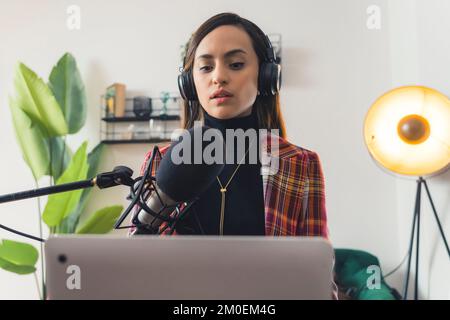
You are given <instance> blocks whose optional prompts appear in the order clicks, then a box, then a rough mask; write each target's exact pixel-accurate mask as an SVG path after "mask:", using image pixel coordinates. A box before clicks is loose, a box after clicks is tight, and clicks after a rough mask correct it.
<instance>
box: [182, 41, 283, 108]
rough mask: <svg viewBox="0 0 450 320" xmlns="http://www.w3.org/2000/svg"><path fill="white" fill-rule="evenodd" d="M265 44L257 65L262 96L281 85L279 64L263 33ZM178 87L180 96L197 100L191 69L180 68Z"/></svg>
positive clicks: (277, 90)
mask: <svg viewBox="0 0 450 320" xmlns="http://www.w3.org/2000/svg"><path fill="white" fill-rule="evenodd" d="M264 42H265V44H266V57H265V60H264V61H263V62H262V63H261V65H260V66H259V76H258V91H259V93H260V94H261V95H264V96H271V95H272V96H273V95H275V94H276V93H277V92H279V91H280V87H281V65H280V64H278V63H277V62H276V58H275V50H274V48H273V46H272V43H271V42H270V40H269V37H268V36H267V35H264ZM178 89H179V90H180V94H181V97H183V99H185V100H189V101H198V96H197V91H196V89H195V84H194V78H193V76H192V69H191V70H189V71H184V70H181V73H180V74H179V75H178Z"/></svg>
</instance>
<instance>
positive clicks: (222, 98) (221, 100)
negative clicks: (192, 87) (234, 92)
mask: <svg viewBox="0 0 450 320" xmlns="http://www.w3.org/2000/svg"><path fill="white" fill-rule="evenodd" d="M231 98H232V97H231V96H229V97H218V98H214V99H212V100H213V101H215V103H216V104H221V103H224V102H226V101H228V100H229V99H231Z"/></svg>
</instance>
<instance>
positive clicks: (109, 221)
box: [76, 206, 123, 234]
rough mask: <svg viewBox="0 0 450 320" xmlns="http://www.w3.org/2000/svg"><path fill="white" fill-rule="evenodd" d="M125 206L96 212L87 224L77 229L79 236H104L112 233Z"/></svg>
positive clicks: (106, 208)
mask: <svg viewBox="0 0 450 320" xmlns="http://www.w3.org/2000/svg"><path fill="white" fill-rule="evenodd" d="M122 210H123V206H111V207H105V208H103V209H100V210H98V211H96V212H95V213H94V214H93V215H91V216H90V217H89V218H88V219H87V220H86V222H85V223H84V224H83V225H82V226H81V227H79V228H77V230H76V233H77V234H103V233H108V232H110V231H111V230H112V229H113V227H114V224H115V223H116V220H117V219H118V218H119V216H120V213H121V212H122Z"/></svg>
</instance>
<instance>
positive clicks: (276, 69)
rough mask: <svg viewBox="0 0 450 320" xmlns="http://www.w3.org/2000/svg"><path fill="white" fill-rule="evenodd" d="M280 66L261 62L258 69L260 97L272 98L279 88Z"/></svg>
mask: <svg viewBox="0 0 450 320" xmlns="http://www.w3.org/2000/svg"><path fill="white" fill-rule="evenodd" d="M280 71H281V69H280V65H279V64H276V63H274V62H263V63H262V64H261V67H260V68H259V79H258V90H259V92H260V93H261V94H262V95H265V96H273V95H275V94H276V93H277V92H278V91H279V88H280V75H281V74H280Z"/></svg>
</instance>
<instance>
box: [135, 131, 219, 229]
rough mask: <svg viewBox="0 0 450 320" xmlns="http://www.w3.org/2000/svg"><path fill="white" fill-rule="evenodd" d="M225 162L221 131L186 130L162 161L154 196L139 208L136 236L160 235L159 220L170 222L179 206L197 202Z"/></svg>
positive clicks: (136, 217)
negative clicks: (160, 217) (176, 207)
mask: <svg viewBox="0 0 450 320" xmlns="http://www.w3.org/2000/svg"><path fill="white" fill-rule="evenodd" d="M209 130H211V131H209ZM207 131H209V132H207ZM208 151H209V153H208ZM224 159H225V144H224V141H223V137H222V134H221V132H220V131H219V130H217V129H212V128H209V127H206V126H196V127H194V128H191V129H189V130H184V132H183V134H182V135H181V136H180V137H179V138H178V140H177V141H175V142H173V143H172V144H171V145H170V147H169V149H168V150H167V152H166V154H165V155H164V157H163V158H162V159H161V162H160V164H159V167H158V169H157V171H156V179H155V180H156V181H155V182H154V183H152V186H151V187H153V190H151V191H153V192H152V194H151V195H150V196H149V198H148V199H147V200H146V202H145V204H146V206H147V208H145V209H146V210H142V208H140V209H141V210H140V212H138V214H136V215H135V217H134V219H133V223H134V224H135V225H136V231H135V232H134V234H156V233H158V230H159V227H160V226H161V224H162V223H163V220H162V219H159V218H157V216H158V215H159V216H162V217H164V218H166V219H167V218H168V217H169V216H170V215H171V213H172V212H173V211H174V208H175V206H176V205H177V204H180V203H186V202H190V201H195V199H196V198H197V197H198V196H200V195H201V194H202V193H203V192H204V191H205V190H206V189H207V188H208V187H209V186H210V185H211V184H212V183H213V182H214V181H215V180H216V177H217V176H218V175H219V174H220V172H221V171H222V170H223V168H224V166H225V164H224ZM150 189H151V188H150ZM147 191H149V188H148V186H147ZM190 205H192V203H191V204H190ZM189 207H190V206H189ZM149 209H150V210H149ZM147 211H148V212H147Z"/></svg>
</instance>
